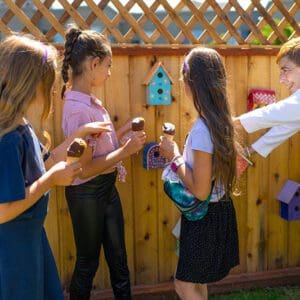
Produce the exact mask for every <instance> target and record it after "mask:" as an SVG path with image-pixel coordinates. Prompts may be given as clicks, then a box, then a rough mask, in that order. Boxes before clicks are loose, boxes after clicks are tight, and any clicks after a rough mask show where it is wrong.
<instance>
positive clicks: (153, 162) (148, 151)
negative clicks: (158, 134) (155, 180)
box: [143, 142, 167, 170]
mask: <svg viewBox="0 0 300 300" xmlns="http://www.w3.org/2000/svg"><path fill="white" fill-rule="evenodd" d="M166 162H167V160H166V159H165V158H164V157H162V156H160V154H159V146H158V144H157V143H155V142H151V143H148V144H147V145H146V146H145V147H144V150H143V167H144V168H145V169H146V170H149V169H160V168H163V167H164V166H165V164H166Z"/></svg>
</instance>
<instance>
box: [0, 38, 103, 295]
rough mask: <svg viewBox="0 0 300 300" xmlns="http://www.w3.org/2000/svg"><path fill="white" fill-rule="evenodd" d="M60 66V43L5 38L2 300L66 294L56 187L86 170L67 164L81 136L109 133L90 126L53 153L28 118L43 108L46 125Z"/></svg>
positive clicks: (1, 60) (0, 164)
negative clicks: (54, 217)
mask: <svg viewBox="0 0 300 300" xmlns="http://www.w3.org/2000/svg"><path fill="white" fill-rule="evenodd" d="M55 70H56V51H55V49H54V48H53V47H50V46H46V45H44V44H42V43H40V42H38V41H34V40H32V39H31V38H29V37H25V36H15V35H13V36H10V37H8V38H7V39H6V40H4V41H2V42H1V43H0V178H1V180H0V299H1V300H2V299H3V300H4V299H5V300H7V299H22V300H43V299H45V300H58V299H63V293H62V288H61V284H60V281H59V277H58V273H57V269H56V266H55V262H54V259H53V255H52V252H51V249H50V247H49V243H48V239H47V236H46V233H45V230H44V227H43V224H44V220H45V217H46V215H47V206H48V198H49V193H48V191H49V190H50V189H51V188H52V187H54V186H56V185H69V184H71V183H72V181H73V180H74V179H75V178H76V177H77V176H78V175H79V174H80V172H81V168H80V164H79V163H75V164H69V165H68V164H66V162H64V161H62V160H64V159H65V156H66V149H67V146H68V144H69V143H70V142H71V141H72V140H73V138H75V137H84V136H85V135H87V134H92V133H99V132H100V131H103V130H106V128H105V126H103V125H105V124H101V123H94V124H88V125H86V126H83V127H81V128H79V129H78V131H77V132H76V133H74V135H73V136H72V137H70V138H69V139H68V140H66V141H65V142H64V143H62V144H61V145H60V146H58V147H56V148H55V149H53V150H52V151H51V154H50V152H49V151H48V150H47V149H46V148H45V147H43V145H42V144H41V143H40V142H39V140H38V138H37V136H36V134H35V131H34V129H33V127H32V126H31V125H30V123H29V121H28V120H27V117H28V116H29V115H32V114H33V113H35V114H36V115H40V118H41V121H42V122H41V123H43V121H44V120H45V119H46V118H47V116H48V115H49V112H50V108H51V98H52V94H51V91H52V87H53V83H54V81H55ZM49 142H50V141H49ZM42 149H43V151H42ZM43 160H44V161H45V164H44V161H43ZM59 161H60V162H59Z"/></svg>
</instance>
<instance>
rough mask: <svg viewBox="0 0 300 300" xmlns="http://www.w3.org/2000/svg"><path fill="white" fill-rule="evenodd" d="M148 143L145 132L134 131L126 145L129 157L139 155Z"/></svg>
mask: <svg viewBox="0 0 300 300" xmlns="http://www.w3.org/2000/svg"><path fill="white" fill-rule="evenodd" d="M145 142H146V134H145V132H144V131H133V132H132V135H131V137H130V138H129V139H128V141H127V142H126V143H125V144H124V146H123V147H124V148H125V150H126V152H127V153H128V156H129V155H132V154H134V153H137V152H138V151H139V150H141V149H142V148H143V146H144V144H145Z"/></svg>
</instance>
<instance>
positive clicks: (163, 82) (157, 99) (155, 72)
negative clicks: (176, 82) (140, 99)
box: [144, 62, 173, 105]
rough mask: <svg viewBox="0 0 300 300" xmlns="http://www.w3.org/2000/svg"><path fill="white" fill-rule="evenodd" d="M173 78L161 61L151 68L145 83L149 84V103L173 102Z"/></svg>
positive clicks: (164, 103)
mask: <svg viewBox="0 0 300 300" xmlns="http://www.w3.org/2000/svg"><path fill="white" fill-rule="evenodd" d="M172 83H173V80H172V78H171V76H170V74H169V73H168V71H167V70H166V68H165V67H164V65H163V64H162V63H161V62H157V63H156V64H155V65H154V66H153V67H152V68H151V70H150V72H149V74H148V76H147V78H146V80H145V82H144V84H145V85H147V103H148V104H149V105H169V104H171V84H172Z"/></svg>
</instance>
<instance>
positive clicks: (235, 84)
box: [225, 56, 248, 272]
mask: <svg viewBox="0 0 300 300" xmlns="http://www.w3.org/2000/svg"><path fill="white" fill-rule="evenodd" d="M225 63H226V71H227V77H228V78H227V80H228V97H229V103H230V108H231V113H232V115H233V116H239V115H240V114H242V113H244V112H246V111H247V84H248V72H247V71H248V70H247V68H248V57H247V56H242V57H232V56H228V57H226V60H225ZM237 139H238V142H239V143H240V144H241V145H242V146H244V145H246V134H245V133H243V132H242V133H239V136H237ZM235 193H236V195H235V194H234V197H233V201H234V206H235V209H236V216H237V222H238V232H239V249H240V265H239V266H238V267H237V268H235V270H234V272H245V271H246V270H247V265H246V257H247V247H246V246H247V227H246V222H245V220H246V219H247V171H246V172H245V173H244V174H243V175H242V176H241V177H240V178H238V179H237V183H236V191H235Z"/></svg>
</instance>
